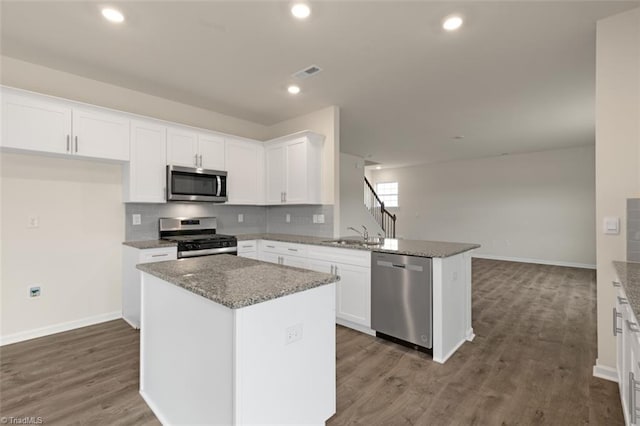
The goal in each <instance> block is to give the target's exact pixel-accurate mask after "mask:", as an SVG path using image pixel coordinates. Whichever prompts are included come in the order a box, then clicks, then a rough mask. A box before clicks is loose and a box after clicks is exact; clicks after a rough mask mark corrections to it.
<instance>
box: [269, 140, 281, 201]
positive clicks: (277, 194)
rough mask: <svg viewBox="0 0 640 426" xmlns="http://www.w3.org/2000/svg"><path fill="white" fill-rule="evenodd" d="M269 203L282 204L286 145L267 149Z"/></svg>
mask: <svg viewBox="0 0 640 426" xmlns="http://www.w3.org/2000/svg"><path fill="white" fill-rule="evenodd" d="M265 160H266V161H265V162H266V174H267V176H266V186H267V187H266V197H267V200H266V201H267V204H282V203H283V202H284V198H283V197H284V194H283V193H284V191H285V182H284V179H285V145H284V144H279V145H273V146H269V147H267V148H266V149H265Z"/></svg>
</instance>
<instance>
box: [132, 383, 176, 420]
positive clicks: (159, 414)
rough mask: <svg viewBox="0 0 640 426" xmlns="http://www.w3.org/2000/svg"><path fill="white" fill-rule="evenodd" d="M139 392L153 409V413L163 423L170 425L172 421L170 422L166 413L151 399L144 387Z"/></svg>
mask: <svg viewBox="0 0 640 426" xmlns="http://www.w3.org/2000/svg"><path fill="white" fill-rule="evenodd" d="M139 393H140V396H141V397H142V399H144V402H145V403H146V404H147V406H148V407H149V408H150V409H151V411H153V414H154V415H155V416H156V418H157V419H158V421H160V423H162V424H163V425H170V424H171V423H169V421H168V420H167V419H166V418H165V416H164V414H162V411H160V409H159V408H158V406H157V405H156V404H155V403H154V402H153V401H152V400H151V398H150V397H149V395H147V394H146V393H145V392H144V391H143V390H142V389H140V391H139Z"/></svg>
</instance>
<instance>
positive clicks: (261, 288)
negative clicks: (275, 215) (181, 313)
mask: <svg viewBox="0 0 640 426" xmlns="http://www.w3.org/2000/svg"><path fill="white" fill-rule="evenodd" d="M137 268H138V269H139V270H141V271H143V272H146V273H148V274H151V275H153V276H155V277H158V278H160V279H162V280H164V281H167V282H169V283H171V284H175V285H177V286H179V287H182V288H184V289H186V290H189V291H191V292H192V293H195V294H197V295H199V296H202V297H205V298H207V299H210V300H212V301H214V302H216V303H219V304H221V305H224V306H226V307H228V308H231V309H238V308H243V307H246V306H250V305H255V304H257V303H260V302H266V301H267V300H271V299H276V298H278V297H282V296H286V295H289V294H293V293H298V292H300V291H304V290H308V289H311V288H314V287H319V286H321V285H325V284H331V283H334V282H336V281H338V280H339V279H340V278H339V277H337V276H335V275H329V274H323V273H320V272H314V271H309V270H306V269H300V268H292V267H289V266H282V265H276V264H272V263H265V262H260V261H258V260H252V259H247V258H243V257H238V256H233V255H228V254H222V255H218V256H203V257H195V258H191V259H180V260H173V261H168V262H158V263H145V264H140V265H137Z"/></svg>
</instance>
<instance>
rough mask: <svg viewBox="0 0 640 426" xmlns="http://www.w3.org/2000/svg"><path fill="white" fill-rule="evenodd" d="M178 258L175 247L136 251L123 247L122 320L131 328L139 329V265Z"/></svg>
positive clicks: (135, 249)
mask: <svg viewBox="0 0 640 426" xmlns="http://www.w3.org/2000/svg"><path fill="white" fill-rule="evenodd" d="M177 258H178V248H177V247H160V248H151V249H137V248H134V247H130V246H124V247H123V251H122V318H124V320H125V321H127V322H128V323H129V325H131V326H132V327H133V328H140V302H141V300H140V277H141V276H140V274H141V272H140V271H139V270H138V269H137V268H136V265H138V264H140V263H152V262H163V261H166V260H176V259H177Z"/></svg>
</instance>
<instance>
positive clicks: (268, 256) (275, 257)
mask: <svg viewBox="0 0 640 426" xmlns="http://www.w3.org/2000/svg"><path fill="white" fill-rule="evenodd" d="M259 258H260V260H262V261H263V262H269V263H280V255H279V254H277V253H271V252H260V257H259Z"/></svg>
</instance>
